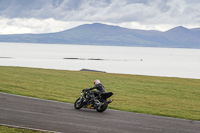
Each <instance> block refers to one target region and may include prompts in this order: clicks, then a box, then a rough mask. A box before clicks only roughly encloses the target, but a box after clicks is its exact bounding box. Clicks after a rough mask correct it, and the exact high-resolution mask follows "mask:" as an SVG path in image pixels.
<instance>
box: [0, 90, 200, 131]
mask: <svg viewBox="0 0 200 133" xmlns="http://www.w3.org/2000/svg"><path fill="white" fill-rule="evenodd" d="M0 124H8V125H15V126H20V127H27V128H35V129H41V130H48V131H55V132H66V133H200V121H191V120H183V119H175V118H168V117H159V116H153V115H145V114H139V113H130V112H123V111H115V110H106V111H105V112H103V113H98V112H96V111H95V110H92V109H81V110H75V109H74V107H73V104H68V103H62V102H54V101H48V100H41V99H36V98H29V97H24V96H16V95H11V94H6V93H0Z"/></svg>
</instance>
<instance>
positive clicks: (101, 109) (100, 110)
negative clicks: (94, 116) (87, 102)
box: [96, 102, 108, 112]
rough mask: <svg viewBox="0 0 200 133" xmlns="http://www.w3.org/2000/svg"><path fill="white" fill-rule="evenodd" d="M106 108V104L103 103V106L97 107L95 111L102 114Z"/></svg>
mask: <svg viewBox="0 0 200 133" xmlns="http://www.w3.org/2000/svg"><path fill="white" fill-rule="evenodd" d="M107 107H108V103H107V102H105V103H104V104H103V105H100V106H98V107H97V108H96V111H97V112H103V111H105V110H106V109H107Z"/></svg>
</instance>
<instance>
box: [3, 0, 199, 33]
mask: <svg viewBox="0 0 200 133" xmlns="http://www.w3.org/2000/svg"><path fill="white" fill-rule="evenodd" d="M0 16H1V17H3V18H8V19H9V20H11V19H12V18H13V19H14V22H16V20H15V19H16V18H18V19H21V20H23V19H25V20H26V21H27V20H30V21H31V20H33V19H35V20H38V21H39V20H41V21H44V23H47V22H46V21H47V20H49V19H53V20H54V22H53V23H58V22H59V23H62V24H63V23H65V22H69V23H70V25H71V24H73V22H80V23H82V22H104V23H112V24H115V25H121V26H124V27H128V28H142V29H143V28H144V29H160V30H167V29H169V28H172V27H174V26H179V25H182V26H186V27H195V26H200V24H199V22H200V3H199V0H152V1H150V0H32V1H31V2H30V1H27V0H9V1H8V0H1V1H0ZM49 22H50V21H49ZM62 24H61V25H62ZM33 25H34V24H33ZM50 25H51V24H50ZM52 25H53V24H52ZM54 26H55V27H56V25H54ZM27 27H28V26H25V28H27ZM58 27H59V26H58ZM43 28H44V29H45V26H43ZM43 28H42V29H43ZM56 29H58V28H56ZM63 29H64V28H63ZM49 31H50V30H49Z"/></svg>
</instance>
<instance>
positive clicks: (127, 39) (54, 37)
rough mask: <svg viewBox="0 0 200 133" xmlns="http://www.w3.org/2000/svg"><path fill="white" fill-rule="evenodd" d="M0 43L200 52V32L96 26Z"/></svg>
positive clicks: (5, 37) (8, 37)
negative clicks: (196, 49) (102, 46)
mask: <svg viewBox="0 0 200 133" xmlns="http://www.w3.org/2000/svg"><path fill="white" fill-rule="evenodd" d="M0 42H24V43H53V44H86V45H113V46H136V47H170V48H200V28H195V29H187V28H185V27H182V26H179V27H175V28H173V29H171V30H168V31H166V32H161V31H155V30H136V29H127V28H122V27H119V26H112V25H106V24H100V23H94V24H84V25H81V26H78V27H75V28H72V29H69V30H65V31H61V32H56V33H46V34H14V35H0Z"/></svg>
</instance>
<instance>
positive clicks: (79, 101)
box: [74, 97, 83, 109]
mask: <svg viewBox="0 0 200 133" xmlns="http://www.w3.org/2000/svg"><path fill="white" fill-rule="evenodd" d="M82 107H83V100H82V99H81V98H80V97H79V98H78V99H77V100H76V101H75V103H74V108H75V109H80V108H82Z"/></svg>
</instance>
